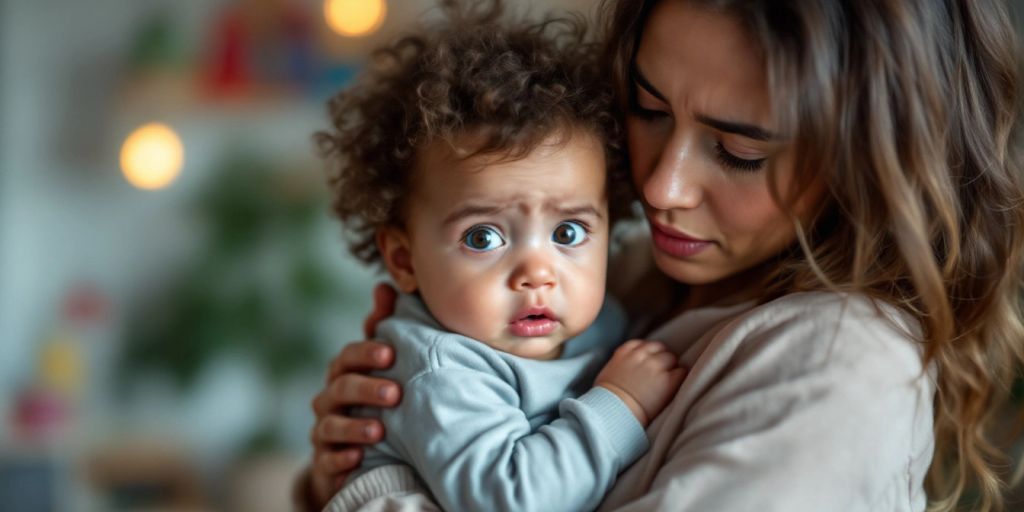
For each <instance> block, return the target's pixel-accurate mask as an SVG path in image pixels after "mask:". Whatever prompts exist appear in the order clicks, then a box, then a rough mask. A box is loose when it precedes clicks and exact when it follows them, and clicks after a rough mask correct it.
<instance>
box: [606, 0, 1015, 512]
mask: <svg viewBox="0 0 1024 512" xmlns="http://www.w3.org/2000/svg"><path fill="white" fill-rule="evenodd" d="M656 1H657V0H605V4H604V6H603V7H604V11H603V12H605V14H606V19H605V24H606V29H607V30H608V46H607V50H606V55H605V59H606V63H607V65H608V66H610V69H609V72H610V74H611V76H613V77H614V78H615V80H616V88H617V92H618V95H619V98H620V105H621V106H623V107H624V106H625V104H624V103H623V102H624V101H625V99H626V98H627V94H628V77H629V66H630V65H631V60H632V58H633V56H634V54H635V51H636V48H637V45H638V44H639V38H640V34H641V31H642V28H643V25H644V23H645V21H646V17H647V15H648V13H649V12H650V9H651V8H652V6H653V5H654V3H655V2H656ZM661 1H669V0H661ZM672 1H683V0H672ZM688 1H692V2H695V3H698V4H700V5H701V6H702V7H706V8H708V9H715V10H719V11H721V12H726V13H728V14H730V15H734V16H735V17H736V18H737V19H739V20H741V21H742V22H743V23H744V25H745V26H746V27H747V28H748V30H749V33H750V35H751V37H753V38H754V39H755V40H756V41H757V42H758V43H759V44H760V47H761V48H762V51H763V53H764V58H765V62H766V66H767V69H768V82H769V89H770V92H771V93H772V97H773V99H774V102H775V104H774V106H775V112H776V116H777V118H778V122H779V124H780V126H781V127H783V128H782V129H783V131H784V132H786V133H790V134H792V136H793V141H794V142H793V143H794V144H795V147H797V148H799V150H798V152H797V153H798V161H797V162H796V173H797V176H798V179H797V183H796V184H795V185H796V186H795V187H794V188H792V189H791V190H779V189H778V187H777V186H773V187H772V193H773V195H774V196H775V198H776V200H777V201H778V202H779V204H780V205H783V207H786V205H790V204H793V203H794V200H795V198H796V197H799V195H800V194H802V193H803V191H805V190H806V189H807V188H808V187H809V186H810V185H809V184H810V183H811V182H812V181H813V180H815V179H820V180H823V181H824V183H825V185H826V186H827V188H828V190H829V193H828V196H829V200H828V202H827V203H826V204H825V205H823V207H822V208H821V210H820V211H819V212H818V214H817V215H816V216H815V217H814V219H813V220H812V221H811V222H810V223H809V224H807V225H801V224H800V223H799V222H798V221H796V216H795V215H792V217H793V219H794V222H797V244H796V247H795V248H794V250H792V251H789V252H787V253H786V254H783V255H780V257H779V258H780V259H779V264H778V265H776V267H775V269H774V272H773V275H772V276H770V277H771V283H772V285H771V287H770V289H769V290H768V293H766V295H765V300H767V299H769V298H772V297H777V296H779V295H783V294H787V293H792V292H796V291H805V290H839V291H852V292H857V293H862V294H865V295H868V296H870V297H873V298H874V299H876V300H878V301H881V302H885V303H888V304H892V305H895V306H897V307H900V308H901V309H903V310H905V311H907V312H909V313H911V314H912V315H914V316H915V317H916V318H917V319H918V320H919V321H920V324H921V330H922V334H921V336H920V340H919V341H920V342H921V343H922V344H923V354H924V358H925V362H926V363H927V364H928V365H931V366H933V367H934V368H935V369H936V371H937V396H936V407H935V418H934V422H935V423H934V428H935V437H936V452H935V458H934V459H933V464H932V466H931V469H930V472H929V478H928V490H929V496H930V498H931V504H930V508H931V509H932V510H954V509H956V508H957V507H958V506H959V505H960V504H962V503H963V501H964V499H965V496H966V495H968V494H969V493H972V494H974V495H976V496H977V499H976V500H975V502H974V503H973V504H972V506H973V507H977V509H980V510H1000V509H1002V508H1003V507H1004V498H1003V492H1004V491H1005V486H1006V482H1007V480H1008V479H1009V478H1008V475H1006V474H1004V473H1005V472H1003V471H1001V470H1000V466H1002V465H1005V463H1006V456H1005V454H1004V452H1003V451H1002V450H1000V446H999V444H998V443H997V442H996V440H994V439H993V437H992V436H993V431H994V427H995V414H996V412H997V410H998V408H999V407H1000V405H1001V404H1004V403H1005V402H1006V400H1007V399H1008V398H1009V390H1010V386H1011V383H1012V382H1013V380H1014V378H1015V377H1017V375H1018V372H1019V370H1020V368H1021V367H1022V365H1024V325H1022V322H1021V315H1022V304H1021V290H1022V283H1024V269H1022V253H1021V251H1022V245H1024V183H1022V168H1021V160H1020V157H1019V155H1018V154H1017V152H1016V150H1015V148H1014V140H1015V139H1014V137H1015V133H1016V128H1017V121H1018V117H1019V109H1020V94H1019V61H1018V59H1019V54H1018V46H1017V40H1016V35H1015V33H1014V30H1013V28H1012V25H1011V23H1010V19H1009V16H1008V13H1007V12H1006V8H1005V6H1004V5H1003V4H1001V3H1000V2H998V1H997V0H889V1H885V0H880V1H876V2H831V1H825V0H822V1H815V2H796V1H785V0H771V1H746V2H738V1H730V0H688ZM769 170H771V169H769ZM770 183H773V184H775V180H774V179H772V180H770ZM775 185H777V184H775ZM1017 473H1018V474H1020V473H1021V470H1018V472H1017Z"/></svg>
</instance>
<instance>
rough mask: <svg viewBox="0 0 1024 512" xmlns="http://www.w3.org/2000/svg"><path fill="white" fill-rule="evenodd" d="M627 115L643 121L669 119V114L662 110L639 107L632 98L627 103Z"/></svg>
mask: <svg viewBox="0 0 1024 512" xmlns="http://www.w3.org/2000/svg"><path fill="white" fill-rule="evenodd" d="M629 103H630V105H629V113H630V115H632V116H633V117H637V118H639V119H643V120H645V121H654V120H657V119H666V118H668V117H669V113H668V112H665V111H664V110H654V109H650V108H644V107H641V106H640V104H639V103H637V101H636V99H635V98H634V99H633V100H632V101H630V102H629Z"/></svg>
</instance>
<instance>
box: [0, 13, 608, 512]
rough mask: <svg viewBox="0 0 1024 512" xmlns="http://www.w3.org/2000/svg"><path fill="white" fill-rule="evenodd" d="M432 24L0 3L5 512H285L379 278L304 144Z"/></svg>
mask: <svg viewBox="0 0 1024 512" xmlns="http://www.w3.org/2000/svg"><path fill="white" fill-rule="evenodd" d="M512 3H513V4H516V5H517V6H518V7H523V8H525V9H530V10H531V12H544V11H547V10H548V9H552V8H558V9H573V10H582V11H587V10H590V9H591V8H592V7H593V3H594V2H592V1H590V0H537V1H534V2H524V1H521V0H517V1H515V2H512ZM437 14H438V12H437V9H436V8H435V2H434V1H433V0H0V112H2V116H0V118H2V124H0V509H2V510H11V511H18V512H26V511H37V510H38V511H43V510H69V511H93V510H102V511H110V510H246V511H258V510H287V509H288V508H289V496H290V486H291V482H292V480H293V478H294V476H295V474H296V471H297V470H298V468H299V467H301V466H302V465H303V464H304V463H305V462H306V460H307V459H308V456H309V448H308V434H309V429H310V427H311V425H312V421H313V415H312V412H311V410H310V401H311V399H312V397H313V395H314V394H315V393H316V392H317V391H318V389H319V388H320V386H321V384H322V382H323V376H324V373H325V370H326V363H327V361H328V360H329V359H330V358H331V357H332V356H333V355H334V354H336V353H337V352H338V351H339V350H340V348H341V347H342V345H343V344H344V343H345V342H346V341H348V340H352V339H356V338H360V337H361V333H360V326H361V325H362V318H363V316H364V315H365V314H366V312H367V311H368V309H369V299H370V295H369V290H370V288H371V287H372V285H373V283H374V282H376V281H377V280H378V279H379V276H376V275H375V274H374V273H373V272H371V271H369V270H367V269H365V268H364V267H362V266H361V265H360V264H358V263H357V262H355V261H354V260H353V259H351V258H350V257H349V256H348V254H347V250H346V248H345V244H344V242H343V237H342V233H341V229H340V225H339V224H338V223H337V221H335V220H333V219H332V218H331V217H330V214H329V211H328V197H327V194H326V186H325V180H324V174H323V167H322V165H321V163H320V162H319V160H318V159H317V157H316V154H315V151H314V145H313V143H312V134H313V132H315V131H316V130H318V129H323V128H325V127H327V125H328V121H327V117H326V108H325V102H326V100H327V98H328V97H329V96H330V95H331V94H332V93H333V92H335V91H337V90H338V89H340V88H342V87H344V86H345V84H346V82H347V81H348V80H349V79H350V78H351V77H352V76H353V75H354V74H356V73H358V72H359V69H360V66H361V65H362V63H363V62H364V60H365V58H366V55H367V53H368V51H369V49H370V48H372V47H374V46H376V45H378V44H380V43H382V42H383V41H385V40H387V39H390V38H391V37H393V36H394V35H395V34H396V32H399V31H401V30H403V29H404V28H406V27H408V26H409V25H410V24H412V23H414V22H416V21H417V20H418V19H420V18H421V17H427V18H429V17H431V16H436V15H437Z"/></svg>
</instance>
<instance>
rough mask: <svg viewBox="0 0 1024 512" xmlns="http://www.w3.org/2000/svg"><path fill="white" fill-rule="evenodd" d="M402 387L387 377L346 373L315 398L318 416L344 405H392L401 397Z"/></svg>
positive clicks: (314, 403)
mask: <svg viewBox="0 0 1024 512" xmlns="http://www.w3.org/2000/svg"><path fill="white" fill-rule="evenodd" d="M401 395H402V392H401V388H399V387H398V385H397V384H395V383H394V382H392V381H390V380H387V379H378V378H376V377H367V376H366V375H361V374H358V373H346V374H344V375H342V376H340V377H338V378H336V379H334V380H333V381H331V382H330V383H329V384H328V385H327V387H326V388H325V389H324V390H323V391H321V392H320V394H319V395H317V396H316V398H315V399H314V400H313V411H314V412H315V413H316V415H317V416H318V417H320V416H324V415H326V414H328V413H331V412H334V411H336V410H338V409H340V408H343V407H352V406H371V407H374V406H375V407H391V406H394V405H395V404H397V403H398V401H399V400H400V399H401Z"/></svg>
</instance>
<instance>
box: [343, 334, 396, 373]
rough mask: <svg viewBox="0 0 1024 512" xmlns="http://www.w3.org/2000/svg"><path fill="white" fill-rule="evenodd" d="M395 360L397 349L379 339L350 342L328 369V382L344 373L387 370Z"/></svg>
mask: <svg viewBox="0 0 1024 512" xmlns="http://www.w3.org/2000/svg"><path fill="white" fill-rule="evenodd" d="M394 362H395V349H394V348H392V347H391V346H390V345H386V344H384V343H381V342H379V341H369V340H367V341H359V342H356V343H349V344H348V345H345V348H343V349H342V350H341V354H339V355H338V357H335V358H334V360H333V361H331V366H330V368H328V370H327V382H330V381H332V380H334V379H335V378H337V377H338V376H340V375H341V374H343V373H348V372H367V371H371V370H386V369H388V368H390V367H391V365H392V364H393V363H394Z"/></svg>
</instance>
